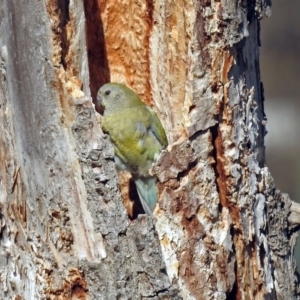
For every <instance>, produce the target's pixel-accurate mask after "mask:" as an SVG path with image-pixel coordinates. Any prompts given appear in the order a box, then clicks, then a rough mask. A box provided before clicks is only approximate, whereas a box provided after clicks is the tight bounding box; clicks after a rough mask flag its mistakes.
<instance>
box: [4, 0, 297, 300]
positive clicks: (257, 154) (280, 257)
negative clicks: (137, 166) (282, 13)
mask: <svg viewBox="0 0 300 300" xmlns="http://www.w3.org/2000/svg"><path fill="white" fill-rule="evenodd" d="M87 3H88V2H85V3H83V2H81V1H79V0H75V1H70V2H69V1H57V2H56V1H47V2H43V1H38V0H36V1H30V2H27V3H26V2H24V1H23V2H20V1H17V0H4V1H2V2H1V3H0V47H1V55H0V59H1V60H0V62H1V65H0V67H1V69H0V70H1V74H0V101H1V102H0V157H1V164H0V225H1V226H0V299H298V297H299V285H298V281H297V277H296V275H295V262H294V259H293V247H294V243H295V236H296V234H297V233H296V229H297V228H298V226H299V223H300V222H299V213H298V211H299V209H298V210H297V205H295V204H294V203H292V202H291V200H290V199H289V198H288V196H287V195H284V194H281V193H280V192H279V191H277V190H276V189H275V186H274V183H273V180H272V177H271V175H270V174H269V172H268V169H267V167H266V166H265V161H264V144H263V139H264V134H265V127H264V124H265V120H264V111H263V91H262V87H261V83H260V78H259V64H258V59H259V57H258V43H259V20H258V19H259V18H260V17H261V16H262V15H263V14H264V13H266V12H268V10H269V4H268V3H267V2H260V1H257V2H256V3H255V4H254V3H242V2H237V3H236V2H234V1H229V2H228V1H227V2H226V1H221V2H216V3H213V2H205V1H203V2H200V1H199V2H192V1H186V2H182V3H181V2H180V3H179V2H178V3H177V2H176V3H175V4H176V5H174V3H173V2H172V1H170V2H169V1H156V2H151V1H140V2H139V3H138V4H136V3H135V2H134V1H133V2H132V3H130V4H132V5H137V8H136V9H137V10H138V9H140V10H141V12H143V11H146V15H147V18H146V17H144V16H143V15H142V14H139V13H136V14H135V18H132V20H133V21H132V22H133V23H134V24H135V25H136V24H137V26H136V27H135V26H131V27H130V28H126V26H128V27H129V25H128V20H127V19H126V18H125V21H124V20H123V19H122V18H121V16H124V11H123V14H121V15H120V18H119V19H117V20H116V19H114V22H115V23H113V24H114V25H115V26H116V28H118V30H116V31H117V33H118V32H119V33H120V39H121V40H120V44H121V45H122V46H121V47H119V48H118V47H115V46H114V45H113V41H112V42H110V38H111V39H112V37H114V35H113V33H114V32H112V33H111V34H108V32H109V30H110V29H111V28H112V27H111V26H110V25H111V23H110V21H109V20H110V19H109V17H110V16H111V15H112V14H113V12H114V11H117V10H118V9H120V11H122V10H121V8H122V5H125V7H126V5H127V6H128V5H129V4H128V3H125V4H124V3H123V2H122V1H120V2H119V3H118V4H116V3H115V2H114V1H113V2H110V1H107V2H102V1H99V2H97V1H92V2H90V3H93V5H96V4H97V3H98V4H99V5H98V6H97V8H98V10H89V8H88V4H87ZM114 3H115V4H114ZM114 5H115V6H114ZM84 10H85V13H84ZM91 11H92V12H93V13H94V15H91V14H92V12H91ZM125 12H126V9H125ZM96 13H99V14H100V13H101V18H100V15H97V17H98V18H96ZM127 13H128V14H129V13H131V12H127ZM149 15H151V18H148V17H149ZM125 16H126V13H125ZM100 20H101V22H100ZM149 20H150V21H149ZM97 22H98V24H100V25H99V26H100V27H99V28H102V30H103V32H102V31H101V32H100V33H101V36H100V33H99V36H97V39H95V40H96V41H98V43H99V45H100V46H101V47H102V48H101V49H100V50H101V51H102V52H101V53H102V54H101V55H107V58H105V59H104V61H105V63H103V64H100V65H99V69H100V70H101V72H103V73H105V72H106V74H104V75H103V74H99V73H97V70H96V71H95V68H93V67H92V65H93V63H97V62H99V61H100V62H101V59H100V60H97V59H96V58H95V56H93V55H94V54H95V53H97V51H96V52H95V47H94V46H93V45H95V44H93V43H95V41H94V40H92V39H91V37H90V36H89V28H90V27H87V30H86V24H88V26H90V24H93V23H97ZM102 22H103V24H102ZM118 22H121V23H118ZM122 22H124V23H122ZM151 22H152V23H151ZM118 24H119V25H120V24H121V25H120V27H118ZM149 24H150V25H149ZM131 25H132V24H131ZM147 26H148V27H147ZM132 28H133V29H132ZM130 30H133V32H130ZM144 33H145V36H146V35H149V36H147V38H144V39H142V38H140V37H141V36H143V34H144ZM122 38H124V39H125V40H126V43H125V45H124V43H122ZM115 40H116V39H115ZM104 41H106V44H105V45H103V43H104ZM118 42H119V40H118ZM140 44H141V45H142V46H139V45H140ZM91 45H92V46H91ZM128 45H129V47H131V48H130V49H131V50H130V51H131V52H130V51H129V53H131V54H132V66H131V64H127V63H126V57H121V60H117V59H116V58H115V57H114V56H113V54H114V53H117V52H118V51H119V49H122V50H124V48H125V47H126V46H128ZM110 47H111V48H110ZM135 47H136V48H135ZM105 48H106V50H105ZM112 48H114V49H115V50H114V51H112V50H111V49H112ZM103 49H104V50H105V51H104V50H103ZM145 49H148V50H147V51H144V50H145ZM100 50H99V51H100ZM93 51H94V52H93ZM103 53H104V54H103ZM143 55H144V56H143ZM144 59H145V61H144ZM102 62H103V60H102ZM123 63H124V65H122V64H123ZM135 63H136V64H137V65H138V66H137V67H136V68H134V65H135ZM107 65H108V66H109V70H108V67H107ZM144 66H146V67H145V68H144ZM109 72H110V74H108V73H109ZM109 76H110V78H111V80H112V81H124V82H125V83H127V84H128V85H133V86H135V87H136V90H137V92H139V93H140V94H141V96H144V97H145V98H146V101H148V102H151V103H152V104H153V106H154V108H155V109H156V111H157V112H158V114H159V115H160V117H161V119H162V120H163V122H164V125H165V128H166V130H167V134H168V137H169V141H170V147H169V148H168V150H166V151H165V152H164V153H163V154H162V156H161V157H160V159H159V162H158V163H157V164H156V166H155V167H154V168H153V172H154V173H156V174H157V176H158V178H159V180H160V191H161V197H160V202H159V206H158V209H157V211H156V213H155V214H154V217H153V218H149V217H146V216H140V217H138V218H137V219H135V220H134V221H130V220H129V218H128V216H127V213H126V210H125V208H124V205H123V202H122V199H121V194H120V192H119V187H118V177H117V174H116V171H115V167H114V162H113V150H112V147H111V144H110V142H109V138H108V137H107V136H105V135H103V133H102V132H101V129H100V126H99V120H98V118H97V115H96V112H95V109H94V107H93V104H92V97H91V92H90V89H91V91H92V96H93V97H94V91H95V90H97V88H98V87H99V86H100V85H101V83H104V82H101V80H107V78H108V77H109ZM90 77H91V78H92V80H90ZM95 78H97V79H98V81H97V80H94V79H95ZM90 84H91V87H90ZM139 87H140V90H138V89H139ZM149 88H150V89H151V91H149ZM291 207H292V209H291ZM291 212H292V213H291ZM290 213H291V214H290ZM288 217H290V219H288Z"/></svg>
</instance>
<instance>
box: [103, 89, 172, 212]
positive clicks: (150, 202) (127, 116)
mask: <svg viewBox="0 0 300 300" xmlns="http://www.w3.org/2000/svg"><path fill="white" fill-rule="evenodd" d="M97 98H98V101H99V103H98V104H100V105H102V106H103V107H104V115H103V121H102V129H103V131H104V132H106V133H108V134H109V136H110V139H111V141H112V143H113V145H114V148H115V155H116V163H117V166H118V167H119V168H122V169H125V170H127V171H129V172H130V173H131V174H132V176H133V179H134V181H135V183H136V187H137V190H138V193H139V196H140V200H141V202H142V205H143V207H144V210H145V212H146V213H147V214H151V213H152V211H153V210H154V208H155V205H156V202H157V189H156V179H155V177H152V176H150V174H149V169H150V168H151V166H152V164H153V162H154V161H155V160H156V158H157V156H158V154H159V152H160V150H161V148H163V147H165V146H167V144H168V141H167V137H166V134H165V131H164V129H163V127H162V124H161V122H160V120H159V119H158V117H157V115H156V114H155V112H154V111H153V110H152V109H151V108H150V107H148V106H146V105H145V104H144V103H143V102H142V101H141V100H140V98H139V97H138V95H137V94H136V93H135V92H134V91H132V90H131V89H129V88H128V87H126V86H125V85H122V84H118V83H108V84H105V85H104V86H102V87H101V88H100V90H99V91H98V97H97Z"/></svg>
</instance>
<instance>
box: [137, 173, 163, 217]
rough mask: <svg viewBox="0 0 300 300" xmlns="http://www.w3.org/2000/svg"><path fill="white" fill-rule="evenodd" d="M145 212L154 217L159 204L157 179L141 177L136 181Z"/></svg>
mask: <svg viewBox="0 0 300 300" xmlns="http://www.w3.org/2000/svg"><path fill="white" fill-rule="evenodd" d="M134 182H135V185H136V189H137V191H138V194H139V197H140V200H141V203H142V205H143V208H144V211H145V213H146V214H147V215H149V216H152V212H153V211H154V208H155V206H156V202H157V196H158V194H157V188H156V177H140V178H135V179H134Z"/></svg>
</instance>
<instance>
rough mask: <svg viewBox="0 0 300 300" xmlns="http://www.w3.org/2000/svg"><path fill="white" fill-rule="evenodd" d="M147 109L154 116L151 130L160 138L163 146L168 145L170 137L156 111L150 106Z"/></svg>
mask: <svg viewBox="0 0 300 300" xmlns="http://www.w3.org/2000/svg"><path fill="white" fill-rule="evenodd" d="M147 109H148V111H149V112H150V113H151V116H152V122H151V125H150V128H151V131H152V133H153V134H154V135H155V137H156V138H157V139H158V141H159V142H160V144H161V145H162V146H163V147H166V146H167V145H168V139H167V136H166V133H165V130H164V128H163V126H162V124H161V122H160V120H159V118H158V117H157V115H156V113H155V111H154V110H153V109H152V108H151V107H149V106H147Z"/></svg>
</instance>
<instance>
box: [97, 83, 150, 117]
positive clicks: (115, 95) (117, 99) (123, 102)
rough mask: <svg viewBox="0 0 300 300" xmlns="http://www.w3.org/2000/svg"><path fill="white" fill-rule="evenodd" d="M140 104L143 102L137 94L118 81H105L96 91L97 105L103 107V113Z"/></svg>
mask: <svg viewBox="0 0 300 300" xmlns="http://www.w3.org/2000/svg"><path fill="white" fill-rule="evenodd" d="M140 105H144V103H143V102H142V101H141V99H140V98H139V96H138V95H137V94H136V93H135V92H134V91H133V90H131V89H130V88H128V87H127V86H125V85H123V84H120V83H106V84H105V85H103V86H102V87H101V88H100V89H99V91H98V93H97V106H99V107H102V108H103V109H104V115H107V114H111V113H115V112H117V111H121V110H123V109H127V108H131V107H135V106H140Z"/></svg>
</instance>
